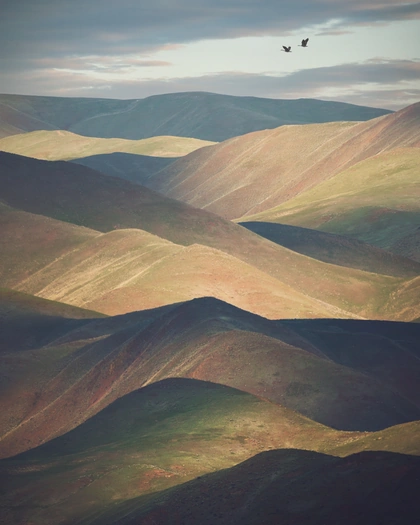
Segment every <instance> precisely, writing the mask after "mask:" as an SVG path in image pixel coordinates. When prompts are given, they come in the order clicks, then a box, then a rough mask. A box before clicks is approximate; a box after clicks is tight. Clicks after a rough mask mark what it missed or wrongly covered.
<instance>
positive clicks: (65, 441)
mask: <svg viewBox="0 0 420 525" xmlns="http://www.w3.org/2000/svg"><path fill="white" fill-rule="evenodd" d="M396 430H399V431H400V432H401V431H402V432H403V435H402V436H400V439H399V440H398V441H397V440H395V439H394V440H392V439H389V438H387V437H388V435H392V434H393V433H395V431H396ZM418 435H419V434H418V422H414V423H406V424H405V425H401V426H399V427H391V428H389V429H386V430H384V431H381V432H374V433H360V432H340V431H335V430H333V429H331V428H328V427H325V426H323V425H319V424H317V423H315V422H313V421H311V420H309V419H306V418H304V417H302V416H300V415H299V414H297V413H295V412H292V411H290V410H288V409H286V408H284V407H282V406H279V405H275V404H273V403H270V402H267V401H265V400H263V399H260V398H257V397H255V396H252V395H250V394H247V393H245V392H241V391H239V390H236V389H232V388H229V387H225V386H222V385H217V384H214V383H209V382H203V381H197V380H188V379H166V380H163V381H159V382H156V383H153V384H151V385H149V386H146V387H144V388H142V389H139V390H136V391H134V392H132V393H130V394H127V395H126V396H123V397H121V398H120V399H118V400H117V401H115V402H114V403H112V404H111V405H109V406H108V407H107V408H105V409H104V410H102V411H101V412H99V413H98V414H97V415H96V416H93V417H92V418H90V419H89V420H88V421H86V422H85V423H83V424H81V425H80V426H78V427H77V428H75V429H74V430H72V431H71V432H68V433H67V434H64V435H63V436H61V437H59V438H56V439H54V440H51V441H49V442H48V443H46V444H44V445H42V446H40V447H38V448H35V449H33V450H30V451H28V452H26V453H23V454H20V455H18V456H15V457H13V458H10V459H5V460H2V461H0V474H1V476H0V479H2V480H3V486H2V483H1V482H0V486H2V492H3V494H4V496H3V498H2V503H1V504H0V518H1V519H2V523H5V524H8V523H13V524H14V525H20V524H22V525H23V524H26V523H28V521H30V522H31V523H33V524H34V525H35V524H41V523H45V521H48V523H51V524H52V523H56V522H58V523H61V522H63V520H65V521H64V522H72V523H79V522H82V523H91V521H93V522H94V523H118V522H119V518H122V517H123V516H124V518H125V519H127V514H128V515H129V516H131V518H132V519H133V518H135V519H134V520H133V521H132V520H129V522H131V523H138V521H137V520H138V519H146V520H147V518H146V516H147V515H148V514H151V516H152V517H154V519H157V520H158V521H157V523H162V522H161V521H160V517H159V516H161V512H160V511H159V510H158V509H157V508H156V507H160V510H161V509H162V505H163V507H164V508H167V509H168V516H169V515H171V521H169V522H168V523H174V521H173V520H174V517H175V518H176V519H178V518H179V519H181V516H182V518H183V519H185V518H186V517H187V516H188V517H189V518H190V519H194V521H190V522H191V523H192V524H196V523H201V521H202V518H204V519H210V517H211V518H212V520H214V519H216V522H217V520H218V519H219V518H226V517H227V516H228V515H229V514H230V513H232V512H233V513H234V514H236V513H237V512H238V506H239V507H241V506H242V505H241V496H242V498H244V499H245V500H247V499H250V500H251V501H252V503H253V505H255V503H257V502H258V500H261V499H264V500H266V503H267V500H268V501H269V500H270V499H271V498H273V499H275V500H276V501H269V503H270V505H273V504H274V505H276V504H277V505H278V499H277V498H278V496H279V494H283V493H284V491H285V490H286V491H287V494H288V499H289V501H288V504H289V507H288V506H287V505H284V503H285V502H284V501H283V500H282V505H280V507H277V508H278V509H279V508H282V507H283V509H282V510H283V512H285V511H286V509H287V508H290V501H291V500H292V497H291V496H292V494H293V497H294V498H296V496H297V500H298V501H299V499H301V498H302V495H301V494H300V493H299V492H298V493H297V494H296V493H295V492H294V491H295V487H294V485H295V483H300V484H302V485H303V487H305V488H306V489H307V490H308V491H310V492H312V491H313V492H314V494H313V496H315V495H316V498H317V499H318V498H320V497H321V498H322V494H323V489H324V488H325V486H323V485H324V484H325V483H327V484H329V483H331V481H332V482H333V484H334V485H335V494H336V496H338V495H340V496H339V498H338V499H340V498H341V497H343V498H344V492H343V493H342V494H341V492H342V491H343V489H344V486H345V484H346V483H350V482H352V483H353V482H358V485H361V484H363V485H364V490H363V491H362V494H359V497H360V496H362V495H363V492H365V493H366V494H370V493H371V492H372V489H373V487H377V486H379V487H380V488H381V489H382V490H383V489H384V485H385V486H386V485H387V484H390V485H391V487H392V488H394V484H395V485H396V484H398V485H399V486H400V488H401V481H402V480H404V488H405V489H406V488H408V487H409V485H408V484H407V477H408V478H409V479H410V482H412V481H413V480H412V479H411V476H410V475H409V474H415V473H417V470H418V468H417V464H418V458H416V457H413V456H411V457H409V456H403V455H402V454H401V452H402V451H404V450H405V449H406V448H408V447H410V450H411V451H412V452H411V453H412V454H414V455H419V454H420V448H419V443H418V439H417V440H416V436H417V438H418ZM367 444H369V445H370V444H371V446H372V447H373V450H378V451H381V450H387V449H388V448H389V447H391V449H393V450H395V451H396V452H399V453H400V454H395V453H394V454H390V453H389V452H388V454H386V453H382V454H381V453H377V454H373V453H370V454H368V453H366V452H365V453H364V454H358V455H356V456H350V457H348V458H346V459H345V460H343V461H340V460H339V459H338V458H335V459H334V457H333V456H348V454H349V452H348V450H351V451H353V453H354V452H356V453H357V452H359V451H360V450H363V449H365V448H366V446H367ZM291 448H293V449H302V450H290V449H291ZM272 449H277V450H272ZM278 449H286V450H278ZM287 449H289V450H287ZM268 450H271V452H270V453H267V452H266V453H264V452H263V451H268ZM309 451H316V452H321V453H322V454H314V453H310V452H309ZM326 453H327V454H332V456H327V455H325V454H326ZM252 456H254V457H252ZM267 456H268V457H267ZM244 460H248V462H247V463H245V464H243V463H241V462H243V461H244ZM267 460H268V461H269V462H270V463H271V465H270V467H268V463H267V462H266V461H267ZM373 462H375V465H376V466H374V464H373ZM238 463H240V464H239V465H238ZM314 464H315V470H314ZM236 465H237V466H236ZM235 466H236V467H235ZM232 467H233V469H232ZM247 468H249V472H248V473H247V475H244V474H245V472H244V470H246V469H247ZM215 471H218V472H215ZM208 473H213V474H208ZM274 474H275V475H274ZM398 474H399V475H398ZM407 474H408V476H407ZM349 476H350V480H349ZM354 476H356V479H353V478H354ZM394 476H396V480H394V479H393V478H394ZM314 477H315V478H316V480H317V481H316V482H315V481H314V479H313V478H314ZM331 477H332V480H331ZM381 477H382V479H380V478H381ZM194 478H195V479H194ZM226 478H227V479H226ZM269 478H271V483H269V484H268V483H267V480H268V479H269ZM320 478H321V479H320ZM328 478H330V480H331V481H329V479H328ZM191 479H193V481H191V482H190V483H189V484H187V485H185V482H187V481H188V480H191ZM6 480H7V483H6ZM214 481H216V487H217V489H221V487H222V485H223V486H224V487H225V489H224V495H223V496H222V497H220V494H218V496H219V498H218V500H216V498H215V499H214V500H213V499H212V491H213V490H214V488H215V485H214ZM380 481H382V483H380ZM273 482H274V483H273ZM279 484H280V487H279V486H278V485H279ZM337 484H338V487H337ZM197 485H198V486H199V487H198V492H199V493H198V494H197V493H196V490H197ZM252 486H253V489H252V488H251V487H252ZM170 487H174V488H173V489H169V490H167V491H165V492H163V493H161V492H160V491H163V490H165V489H168V488H170ZM227 489H228V490H227ZM255 489H257V490H255ZM346 489H347V493H346V500H347V501H348V499H347V498H348V497H350V498H351V497H352V496H353V497H354V495H358V494H357V493H358V490H360V489H358V488H357V487H356V488H352V489H349V487H346ZM217 492H218V491H217ZM330 493H331V492H330ZM409 494H410V497H408V498H407V499H406V500H405V501H404V503H405V505H406V504H407V503H409V502H412V496H411V495H412V494H413V492H410V493H409ZM204 495H205V497H203V496H204ZM256 495H257V498H256V500H257V502H256V501H255V499H254V498H255V496H256ZM139 496H140V498H139ZM191 496H192V497H191ZM276 496H277V497H276ZM313 496H312V497H313ZM173 497H175V498H177V499H176V502H174V501H173V500H172V498H173ZM209 499H210V501H211V506H209V504H210V501H209ZM171 500H172V501H171ZM253 500H254V501H253ZM170 503H171V506H170V505H169V504H170ZM337 503H338V501H337V499H336V498H334V502H333V504H332V507H333V508H334V506H336V505H337ZM354 503H357V499H356V501H355V502H354ZM398 503H399V498H398V500H396V501H393V506H394V508H393V510H394V511H395V505H396V504H398ZM248 505H249V504H248ZM248 505H245V506H248ZM256 506H257V507H260V506H262V503H261V502H260V504H258V503H257V505H256ZM330 506H331V504H330V505H326V506H325V507H324V512H323V513H322V515H323V516H324V517H325V511H326V509H329V508H330ZM367 506H368V507H369V505H367ZM170 508H171V509H172V511H173V512H172V513H171V512H170V511H169V509H170ZM210 508H211V511H210ZM372 510H373V509H372ZM410 510H411V507H410ZM209 511H210V512H209ZM355 511H356V509H352V512H355ZM286 512H287V511H286ZM399 512H400V513H401V512H407V509H404V508H402V509H399ZM143 513H145V514H146V516H142V514H143ZM156 513H157V514H156ZM253 513H255V514H256V515H258V514H259V516H264V517H265V519H267V516H271V515H272V514H274V515H275V517H276V519H277V518H278V516H279V515H278V514H277V513H275V512H274V510H273V509H271V510H270V509H269V510H268V512H267V508H265V509H264V510H262V509H261V508H260V509H259V513H258V514H257V512H256V511H255V509H254V510H253V511H252V514H253ZM138 514H140V516H138ZM165 514H166V511H165V513H164V515H165ZM400 515H401V514H400ZM97 516H100V518H99V519H96V518H97ZM273 517H274V516H273ZM108 519H109V520H110V521H108ZM125 519H124V521H123V522H125ZM260 519H261V518H260ZM164 522H165V521H164ZM260 522H261V521H259V522H258V523H260ZM140 523H143V521H140ZM145 523H147V521H145ZM152 523H156V522H155V521H152ZM175 523H178V522H177V521H175ZM210 523H214V521H211V522H210ZM222 523H226V522H225V521H222Z"/></svg>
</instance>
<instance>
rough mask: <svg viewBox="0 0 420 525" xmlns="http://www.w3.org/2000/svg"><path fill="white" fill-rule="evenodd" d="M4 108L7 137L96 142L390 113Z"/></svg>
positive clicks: (213, 100)
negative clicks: (47, 135) (38, 134)
mask: <svg viewBox="0 0 420 525" xmlns="http://www.w3.org/2000/svg"><path fill="white" fill-rule="evenodd" d="M0 104H1V105H0V130H2V136H6V134H8V133H9V134H12V133H13V132H15V133H16V132H19V130H20V131H33V130H34V129H66V130H69V131H73V132H74V133H79V134H81V135H87V136H93V137H107V138H114V137H120V138H127V139H141V138H146V137H153V136H156V135H176V136H179V137H195V138H201V139H205V140H215V141H221V140H226V139H227V138H231V137H234V136H237V135H243V134H244V133H249V132H251V131H256V130H260V129H267V128H276V127H278V126H282V125H284V124H307V123H311V122H331V121H338V120H347V121H348V120H369V119H372V118H375V117H378V116H380V115H385V114H387V113H390V111H389V110H385V109H377V108H370V107H365V106H356V105H353V104H346V103H342V102H328V101H321V100H313V99H299V100H280V99H265V98H257V97H235V96H230V95H218V94H215V93H205V92H189V93H171V94H167V95H155V96H151V97H147V98H145V99H136V100H115V99H94V98H61V97H36V96H23V95H0ZM25 119H27V120H26V121H25ZM37 125H38V127H35V126H37Z"/></svg>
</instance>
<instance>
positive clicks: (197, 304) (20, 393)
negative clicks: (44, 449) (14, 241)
mask: <svg viewBox="0 0 420 525" xmlns="http://www.w3.org/2000/svg"><path fill="white" fill-rule="evenodd" d="M66 322H67V321H66ZM79 323H80V324H79V325H76V326H75V325H74V324H73V325H69V326H68V332H67V333H65V323H63V321H62V320H61V321H60V320H57V331H58V332H57V337H56V338H51V337H50V338H49V339H48V340H47V341H46V344H45V345H43V346H41V345H39V344H35V345H34V346H33V347H32V348H28V347H27V348H26V349H25V351H20V352H19V351H16V350H15V351H13V353H5V354H3V357H2V359H1V368H0V370H1V374H2V380H1V384H2V391H1V394H2V395H1V403H2V407H3V410H2V412H1V413H0V420H1V423H0V428H1V429H2V437H1V438H0V445H1V450H2V452H1V455H2V456H3V457H6V456H11V455H13V454H16V453H18V452H21V451H24V450H28V449H30V448H33V447H35V446H37V445H39V444H41V443H44V442H46V441H48V440H49V439H51V438H53V437H55V436H57V435H61V434H63V433H65V432H67V431H69V430H71V429H72V428H74V427H76V426H77V425H79V424H80V423H82V422H83V421H86V420H87V419H89V418H90V417H91V416H93V415H94V414H96V413H97V412H98V411H100V410H102V409H103V408H105V407H106V406H108V405H109V404H110V403H112V402H113V401H115V400H116V399H117V398H119V397H121V396H123V395H125V394H128V393H130V392H132V391H133V390H136V389H138V388H140V387H142V386H145V385H147V384H150V383H154V382H156V381H159V380H161V379H165V378H170V377H187V378H188V377H189V378H194V379H200V380H206V381H211V382H216V383H221V384H225V385H227V386H232V387H235V388H238V389H240V390H243V391H247V392H249V393H252V394H254V395H257V396H259V397H263V398H265V399H268V400H271V401H273V402H275V403H277V404H281V405H283V406H285V407H287V408H291V409H293V410H296V411H298V412H300V413H302V414H304V415H306V416H307V417H309V418H311V419H313V420H315V421H318V422H321V423H323V424H328V425H329V426H333V427H335V428H339V429H344V430H363V431H366V430H378V429H383V428H385V427H387V426H390V425H395V424H399V423H404V422H408V421H413V420H416V419H420V391H419V387H418V385H419V384H420V381H419V376H420V365H419V362H420V361H419V359H418V357H419V351H420V350H419V346H418V341H419V340H420V337H419V330H420V325H418V324H416V323H413V324H408V325H407V324H406V323H387V322H376V323H373V322H365V321H345V320H342V321H339V320H325V321H322V320H319V321H316V320H314V321H311V323H310V324H308V323H309V321H307V320H301V321H299V320H297V321H295V322H294V323H291V322H282V321H269V320H267V319H264V318H262V317H259V316H255V315H253V314H250V313H249V312H245V311H243V310H239V309H237V308H234V307H233V306H231V305H228V304H226V303H223V302H221V301H217V300H215V299H211V298H203V299H197V300H194V301H191V302H187V303H184V304H181V305H177V306H172V307H171V308H169V309H162V310H160V311H159V310H153V311H152V312H150V313H149V314H147V315H145V314H143V313H136V314H128V316H118V317H116V318H105V319H95V320H93V321H90V322H87V321H83V322H82V321H80V322H79ZM38 341H39V340H38ZM355 348H356V349H357V352H356V351H355ZM382 349H383V350H382Z"/></svg>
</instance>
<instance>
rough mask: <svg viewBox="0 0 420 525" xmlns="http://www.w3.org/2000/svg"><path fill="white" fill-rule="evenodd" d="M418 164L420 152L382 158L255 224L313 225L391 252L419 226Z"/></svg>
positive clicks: (345, 173)
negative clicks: (264, 221)
mask: <svg viewBox="0 0 420 525" xmlns="http://www.w3.org/2000/svg"><path fill="white" fill-rule="evenodd" d="M419 163H420V148H401V149H399V148H398V149H395V150H392V151H389V152H386V153H381V154H379V155H376V156H374V157H371V158H369V159H366V160H364V161H362V162H359V163H357V164H356V165H354V166H352V167H351V168H348V169H346V170H343V171H342V172H341V173H339V174H337V175H336V176H335V177H333V178H332V179H330V180H327V181H324V182H323V183H321V184H318V185H317V186H316V187H314V188H312V189H309V190H307V191H305V192H302V194H301V195H298V196H297V197H295V198H293V199H290V200H289V201H287V202H285V203H284V204H282V205H280V206H278V207H275V208H272V209H271V210H267V211H266V212H262V213H260V214H256V215H254V216H253V217H252V220H266V221H269V222H281V223H287V224H294V225H298V226H308V225H311V228H316V229H319V230H322V231H325V232H330V233H338V234H341V235H346V236H350V237H354V238H356V239H360V240H362V241H365V242H368V243H370V244H373V245H376V246H379V247H381V248H385V249H388V248H391V247H392V246H393V245H394V244H397V245H398V242H399V241H400V240H402V239H407V238H409V237H410V236H412V235H413V234H415V232H416V230H417V227H418V223H419V219H420V205H419V202H420V201H419V197H420V181H419V179H418V166H419Z"/></svg>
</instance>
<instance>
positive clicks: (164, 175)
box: [147, 103, 420, 220]
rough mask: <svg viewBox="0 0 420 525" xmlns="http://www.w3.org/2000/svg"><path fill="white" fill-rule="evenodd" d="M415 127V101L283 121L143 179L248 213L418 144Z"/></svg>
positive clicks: (187, 197)
mask: <svg viewBox="0 0 420 525" xmlns="http://www.w3.org/2000/svg"><path fill="white" fill-rule="evenodd" d="M419 130H420V103H418V104H414V105H412V106H409V107H407V108H404V109H402V110H400V111H398V112H396V113H393V114H391V115H386V116H383V117H379V118H376V119H373V120H370V121H368V122H360V123H353V122H334V123H331V122H330V123H327V124H312V125H305V126H282V127H279V128H276V129H272V130H265V131H259V132H256V133H250V134H247V135H245V136H241V137H235V138H233V139H231V140H228V141H225V142H223V143H221V144H218V145H215V146H212V147H210V148H207V149H204V150H198V151H196V152H193V153H191V154H189V155H187V156H186V157H184V158H182V159H179V160H177V161H175V162H173V163H171V164H170V165H169V166H167V167H166V168H164V169H163V170H161V171H160V172H158V173H156V174H153V175H152V176H151V177H150V181H148V182H147V185H148V186H150V187H151V188H153V189H155V190H157V191H159V192H161V193H164V194H165V195H167V196H169V197H173V198H176V199H179V200H182V201H184V202H188V203H189V204H192V205H193V206H197V207H199V208H203V209H206V210H209V211H212V212H215V213H217V214H219V215H221V216H223V217H225V218H228V219H239V218H241V219H242V220H244V217H247V219H246V220H252V219H251V218H250V217H252V216H253V215H255V214H257V213H260V212H265V211H267V210H270V209H271V208H274V207H275V206H278V205H281V204H282V203H286V202H288V201H291V200H292V199H294V198H295V197H296V196H297V195H300V194H302V193H304V192H306V191H308V190H309V189H311V188H316V187H317V185H319V184H321V183H323V182H324V181H327V180H329V179H331V178H334V177H335V176H336V175H337V174H339V173H341V172H342V171H343V170H347V169H349V168H350V167H351V166H353V165H355V164H357V163H359V162H361V161H362V160H364V159H368V158H370V157H374V156H376V155H377V154H379V153H382V152H385V151H389V150H393V149H395V148H407V147H415V148H416V149H417V148H418V146H419V145H420V131H419ZM267 220H268V219H267Z"/></svg>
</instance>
